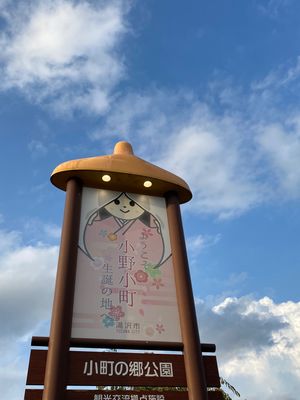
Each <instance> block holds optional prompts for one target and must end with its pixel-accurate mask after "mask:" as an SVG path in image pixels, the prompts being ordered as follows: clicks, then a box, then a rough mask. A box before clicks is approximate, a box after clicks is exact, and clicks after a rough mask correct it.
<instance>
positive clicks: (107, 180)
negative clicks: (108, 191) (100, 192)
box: [102, 175, 111, 182]
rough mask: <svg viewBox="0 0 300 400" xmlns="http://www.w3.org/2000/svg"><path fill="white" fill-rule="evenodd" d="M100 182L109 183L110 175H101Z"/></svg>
mask: <svg viewBox="0 0 300 400" xmlns="http://www.w3.org/2000/svg"><path fill="white" fill-rule="evenodd" d="M102 180H103V182H109V181H111V177H110V175H103V176H102Z"/></svg>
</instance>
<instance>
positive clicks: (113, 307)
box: [71, 187, 182, 342]
mask: <svg viewBox="0 0 300 400" xmlns="http://www.w3.org/2000/svg"><path fill="white" fill-rule="evenodd" d="M71 337H72V338H95V339H123V340H124V339H125V340H126V339H128V340H143V341H159V342H181V341H182V339H181V333H180V328H179V316H178V309H177V300H176V291H175V283H174V275H173V264H172V255H171V248H170V238H169V230H168V221H167V215H166V203H165V199H164V198H162V197H156V196H146V195H138V194H133V193H124V192H114V191H110V190H103V189H94V188H88V187H84V188H83V193H82V206H81V219H80V232H79V245H78V256H77V271H76V283H75V297H74V306H73V323H72V334H71Z"/></svg>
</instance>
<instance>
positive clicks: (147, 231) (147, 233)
mask: <svg viewBox="0 0 300 400" xmlns="http://www.w3.org/2000/svg"><path fill="white" fill-rule="evenodd" d="M142 236H143V239H148V237H149V236H153V233H152V232H151V229H150V228H143V231H142Z"/></svg>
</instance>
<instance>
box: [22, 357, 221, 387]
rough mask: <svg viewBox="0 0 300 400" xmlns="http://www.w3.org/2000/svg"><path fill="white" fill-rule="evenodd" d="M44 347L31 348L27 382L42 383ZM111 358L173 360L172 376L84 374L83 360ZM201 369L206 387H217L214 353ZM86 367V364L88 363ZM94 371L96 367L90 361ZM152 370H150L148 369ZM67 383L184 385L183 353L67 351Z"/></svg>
mask: <svg viewBox="0 0 300 400" xmlns="http://www.w3.org/2000/svg"><path fill="white" fill-rule="evenodd" d="M46 359H47V350H32V351H31V355H30V361H29V368H28V376H27V382H26V384H27V385H43V383H44V373H45V364H46ZM90 360H92V362H95V361H96V362H98V363H99V361H101V360H102V361H103V360H104V361H110V362H112V361H114V362H115V363H117V362H120V361H124V362H126V363H129V362H130V361H136V362H143V364H144V365H143V366H144V367H145V366H146V363H147V362H150V366H151V367H152V366H153V364H151V363H152V362H155V363H156V365H158V366H159V363H160V362H172V364H173V377H172V378H171V377H146V376H140V377H136V376H128V375H126V376H116V375H114V376H107V375H99V374H96V373H94V374H93V375H90V376H88V375H87V374H85V375H84V374H83V371H84V369H85V365H86V362H88V363H89V362H90ZM203 361H204V369H205V376H206V380H207V385H208V386H209V387H220V378H219V373H218V367H217V361H216V357H215V356H204V357H203ZM87 367H88V368H90V367H89V364H88V365H87ZM93 372H95V367H94V364H93ZM151 373H152V372H151ZM67 384H68V385H82V386H84V385H86V386H88V385H95V386H101V385H130V386H186V378H185V369H184V362H183V356H181V355H170V354H149V353H143V354H138V353H111V352H80V351H71V352H70V370H69V375H68V380H67Z"/></svg>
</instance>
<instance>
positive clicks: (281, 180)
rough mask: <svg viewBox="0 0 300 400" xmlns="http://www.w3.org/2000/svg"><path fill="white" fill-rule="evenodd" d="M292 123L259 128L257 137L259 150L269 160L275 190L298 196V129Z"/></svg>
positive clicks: (299, 188) (297, 124) (299, 139)
mask: <svg viewBox="0 0 300 400" xmlns="http://www.w3.org/2000/svg"><path fill="white" fill-rule="evenodd" d="M293 122H294V123H293V124H291V123H289V124H288V125H285V126H284V125H283V124H272V125H266V126H263V127H262V128H261V134H260V135H259V136H258V137H257V142H258V143H259V145H260V150H261V151H262V152H263V154H264V156H265V157H266V158H267V159H268V161H269V167H270V170H269V174H273V175H274V176H275V182H276V185H277V190H278V189H279V191H280V193H281V195H282V196H284V197H291V198H298V197H299V196H300V170H299V160H300V129H299V123H298V122H299V121H298V119H296V120H295V119H294V120H293Z"/></svg>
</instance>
